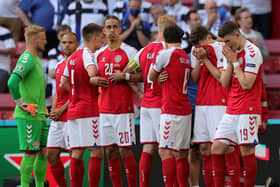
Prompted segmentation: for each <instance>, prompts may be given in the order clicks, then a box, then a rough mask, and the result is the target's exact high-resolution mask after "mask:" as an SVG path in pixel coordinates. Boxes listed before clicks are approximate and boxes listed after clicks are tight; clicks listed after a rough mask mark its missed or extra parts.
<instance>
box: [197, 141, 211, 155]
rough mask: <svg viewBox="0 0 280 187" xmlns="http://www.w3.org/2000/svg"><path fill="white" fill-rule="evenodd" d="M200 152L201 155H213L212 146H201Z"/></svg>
mask: <svg viewBox="0 0 280 187" xmlns="http://www.w3.org/2000/svg"><path fill="white" fill-rule="evenodd" d="M199 150H200V154H201V155H210V154H211V145H210V144H209V143H207V144H200V145H199Z"/></svg>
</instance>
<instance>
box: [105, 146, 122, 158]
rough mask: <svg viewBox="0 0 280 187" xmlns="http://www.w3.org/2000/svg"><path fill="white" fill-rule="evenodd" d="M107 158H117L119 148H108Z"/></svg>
mask: <svg viewBox="0 0 280 187" xmlns="http://www.w3.org/2000/svg"><path fill="white" fill-rule="evenodd" d="M105 152H106V156H107V158H109V159H111V158H116V157H118V156H119V151H118V148H117V147H106V151H105Z"/></svg>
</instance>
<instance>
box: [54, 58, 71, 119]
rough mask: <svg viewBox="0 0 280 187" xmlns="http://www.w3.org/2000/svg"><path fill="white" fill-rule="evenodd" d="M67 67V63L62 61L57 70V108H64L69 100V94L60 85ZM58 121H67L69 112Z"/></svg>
mask: <svg viewBox="0 0 280 187" xmlns="http://www.w3.org/2000/svg"><path fill="white" fill-rule="evenodd" d="M65 67H66V62H65V61H64V60H63V61H60V62H59V63H58V64H57V65H56V68H55V82H56V94H57V100H56V108H60V107H62V106H63V105H64V104H65V103H66V102H67V101H68V99H69V92H68V91H65V90H64V89H62V88H61V87H60V86H59V85H60V80H61V76H62V75H63V72H64V69H65ZM58 121H67V110H66V111H65V112H64V114H62V116H61V117H60V118H59V120H58Z"/></svg>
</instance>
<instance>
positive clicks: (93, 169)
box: [88, 157, 102, 187]
mask: <svg viewBox="0 0 280 187" xmlns="http://www.w3.org/2000/svg"><path fill="white" fill-rule="evenodd" d="M101 162H102V158H99V157H90V160H89V165H88V179H89V186H90V187H98V186H99V181H100V175H101Z"/></svg>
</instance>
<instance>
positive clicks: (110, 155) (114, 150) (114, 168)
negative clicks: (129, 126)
mask: <svg viewBox="0 0 280 187" xmlns="http://www.w3.org/2000/svg"><path fill="white" fill-rule="evenodd" d="M105 151H106V156H107V161H108V166H109V172H110V177H111V181H112V184H113V186H114V187H122V176H121V172H122V167H121V162H120V157H119V149H118V147H117V146H111V147H106V149H105Z"/></svg>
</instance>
